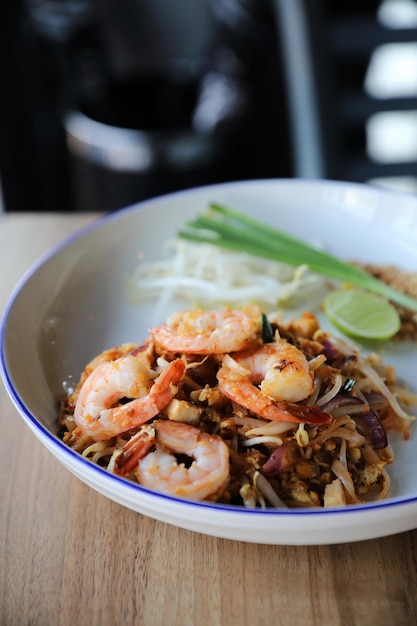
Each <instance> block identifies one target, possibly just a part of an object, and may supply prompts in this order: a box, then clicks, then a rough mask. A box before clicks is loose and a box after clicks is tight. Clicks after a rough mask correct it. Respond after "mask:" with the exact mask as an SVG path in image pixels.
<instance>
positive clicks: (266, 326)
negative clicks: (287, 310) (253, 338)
mask: <svg viewBox="0 0 417 626" xmlns="http://www.w3.org/2000/svg"><path fill="white" fill-rule="evenodd" d="M261 334H262V342H263V343H273V341H274V331H273V329H272V326H271V324H270V321H269V320H268V318H267V316H266V315H265V313H262V332H261Z"/></svg>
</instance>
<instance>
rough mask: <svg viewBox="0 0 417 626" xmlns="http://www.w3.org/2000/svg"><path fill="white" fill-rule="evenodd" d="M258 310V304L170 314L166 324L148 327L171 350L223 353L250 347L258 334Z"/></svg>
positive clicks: (159, 342)
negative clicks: (239, 307)
mask: <svg viewBox="0 0 417 626" xmlns="http://www.w3.org/2000/svg"><path fill="white" fill-rule="evenodd" d="M260 328H261V310H260V308H259V307H258V306H257V305H254V306H252V307H247V308H245V309H226V310H224V311H207V312H204V311H201V310H198V311H190V312H188V311H187V312H180V313H174V314H172V315H171V316H170V317H169V318H168V320H167V323H166V324H163V325H162V326H158V327H157V328H151V329H150V334H151V335H152V337H153V339H154V341H155V343H156V344H157V345H158V346H159V347H162V348H163V349H164V350H169V351H170V352H184V353H188V354H225V353H227V352H236V351H238V350H242V349H244V348H247V347H249V346H250V345H251V344H252V343H253V342H254V341H255V340H256V339H257V337H258V336H259V332H260Z"/></svg>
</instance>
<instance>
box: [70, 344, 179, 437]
mask: <svg viewBox="0 0 417 626" xmlns="http://www.w3.org/2000/svg"><path fill="white" fill-rule="evenodd" d="M184 371H185V363H184V362H183V361H182V360H181V359H176V360H175V361H171V362H170V363H169V364H168V366H167V367H166V368H165V369H164V370H163V371H162V373H161V374H160V375H159V376H158V377H157V378H156V380H155V381H152V377H151V374H150V367H149V362H148V360H147V359H145V358H141V355H140V353H139V354H136V355H135V354H128V355H127V356H124V357H121V358H119V359H116V360H115V361H104V362H102V363H100V364H99V365H98V366H97V367H96V368H95V369H94V370H93V371H92V373H91V374H90V375H89V376H88V378H87V379H86V381H85V382H84V384H83V386H82V387H81V389H80V392H79V395H78V399H77V403H76V405H75V411H74V420H75V422H76V424H77V425H78V426H79V427H80V428H81V429H82V430H83V431H84V433H86V434H88V435H90V437H92V438H93V439H94V440H95V441H101V440H107V439H110V438H111V437H115V436H117V435H119V434H120V433H123V432H125V431H127V430H130V429H132V428H136V427H137V426H140V425H141V424H144V423H145V422H147V421H149V420H150V419H152V418H153V417H155V416H156V415H157V414H158V413H159V412H160V411H161V410H162V409H163V408H164V407H165V406H166V405H167V404H168V403H169V402H170V401H171V400H172V399H173V398H174V397H175V395H176V393H177V391H178V387H177V385H178V384H179V383H180V382H181V379H182V377H183V374H184ZM124 398H133V399H132V400H130V402H127V403H125V404H121V405H118V403H119V401H120V400H122V399H124Z"/></svg>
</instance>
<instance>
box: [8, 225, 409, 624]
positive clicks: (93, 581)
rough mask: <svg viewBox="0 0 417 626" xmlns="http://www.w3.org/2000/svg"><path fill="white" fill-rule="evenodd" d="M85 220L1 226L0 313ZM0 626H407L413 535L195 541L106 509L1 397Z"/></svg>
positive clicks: (195, 537)
mask: <svg viewBox="0 0 417 626" xmlns="http://www.w3.org/2000/svg"><path fill="white" fill-rule="evenodd" d="M92 219H93V216H90V215H77V214H72V215H44V214H41V215H33V214H3V215H1V216H0V254H1V258H0V260H1V268H2V271H1V282H0V305H1V308H3V307H4V304H5V302H6V299H7V297H8V296H9V294H10V291H11V290H12V288H13V286H14V284H15V283H16V281H17V279H18V278H19V277H20V276H21V275H22V273H23V272H24V271H25V270H26V268H27V267H29V265H30V264H31V263H32V262H33V261H35V260H36V259H37V258H38V257H39V255H41V254H42V253H43V252H44V251H46V250H47V249H49V248H50V247H52V246H53V245H55V244H56V243H57V242H59V241H60V240H61V239H62V238H64V237H65V236H66V235H68V234H70V233H71V232H73V231H75V230H76V229H77V228H78V227H80V226H82V225H83V224H85V223H87V222H89V221H91V220H92ZM0 423H1V433H2V435H1V437H0V524H1V525H0V626H15V625H16V626H21V625H25V626H26V625H31V626H49V625H50V626H60V625H65V626H66V625H68V626H78V625H81V624H82V625H84V624H88V625H91V626H94V625H97V626H107V625H111V626H119V625H122V626H130V625H138V626H141V625H144V626H156V625H158V626H159V625H161V626H171V625H178V626H188V625H196V626H205V625H213V626H236V625H239V626H245V625H248V626H249V625H250V626H261V625H265V626H280V625H282V626H303V625H317V626H326V625H331V626H350V625H358V626H375V625H378V626H391V625H392V626H415V625H416V624H417V531H413V532H408V533H404V534H401V535H398V536H393V537H388V538H384V539H379V540H374V541H365V542H359V543H355V544H344V545H334V546H317V547H315V546H313V547H291V546H271V547H269V546H265V545H255V544H244V543H240V542H233V541H229V540H222V539H216V538H212V537H206V536H203V535H199V534H197V533H192V532H190V531H186V530H181V529H178V528H175V527H174V526H169V525H167V524H164V523H162V522H157V521H154V520H152V519H148V518H146V517H143V516H141V515H138V514H136V513H133V512H132V511H130V510H127V509H124V508H122V507H121V506H119V505H117V504H115V503H113V502H112V501H110V500H108V499H106V498H105V497H104V496H101V495H99V494H97V493H96V492H95V491H93V490H91V489H90V488H89V487H87V486H85V485H84V484H83V483H81V482H80V481H79V480H78V479H77V478H75V477H74V476H72V474H70V473H69V472H68V471H67V470H65V469H64V468H63V467H62V466H61V465H60V464H59V463H58V461H56V460H55V458H54V457H52V456H51V454H50V453H49V452H47V450H46V449H45V448H44V447H43V446H42V445H41V444H40V443H39V442H38V440H37V439H36V438H35V437H34V436H33V435H32V433H31V432H30V430H29V429H28V428H27V426H26V425H25V424H24V422H23V421H22V420H21V418H20V417H19V416H18V414H17V412H16V410H15V409H14V408H13V406H12V404H11V402H10V400H9V399H8V397H7V395H6V392H5V390H4V389H3V386H1V389H0Z"/></svg>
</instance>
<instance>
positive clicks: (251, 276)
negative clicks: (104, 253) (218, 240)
mask: <svg viewBox="0 0 417 626" xmlns="http://www.w3.org/2000/svg"><path fill="white" fill-rule="evenodd" d="M162 255H163V258H162V259H161V260H159V261H156V262H148V263H147V262H142V263H140V264H139V265H138V267H137V268H136V270H135V272H134V273H133V276H132V277H131V284H130V292H131V294H133V296H134V297H135V298H137V299H139V300H157V301H158V304H157V306H156V309H157V310H158V309H159V310H160V311H164V310H166V309H169V308H170V306H169V302H170V301H172V300H174V299H176V298H181V299H184V300H186V301H187V303H188V304H191V305H192V306H194V307H200V308H208V307H215V306H218V305H222V306H224V305H229V306H232V307H233V306H241V305H244V304H247V303H248V302H251V301H252V302H254V301H256V302H258V303H259V304H261V305H264V306H265V307H266V308H271V307H276V306H277V305H282V304H283V303H285V302H287V301H288V300H289V299H290V298H291V297H292V296H295V295H297V296H298V297H300V296H301V297H302V296H303V294H304V295H305V297H306V298H307V297H308V298H309V299H310V301H311V299H312V298H313V297H314V296H316V295H317V294H324V293H325V289H326V282H325V280H324V279H323V278H322V277H319V276H318V275H316V274H313V273H312V272H309V271H308V268H307V266H306V265H300V266H298V267H296V268H294V267H291V266H290V265H288V264H286V263H279V262H278V263H277V262H275V261H269V260H267V259H262V258H259V257H255V256H252V255H250V254H247V253H245V252H235V251H233V250H225V249H224V248H219V247H217V246H213V245H209V244H198V243H192V242H189V241H186V240H178V239H177V240H174V241H171V242H169V243H168V244H167V247H166V248H165V249H164V250H163V251H162ZM164 314H165V313H164Z"/></svg>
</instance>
